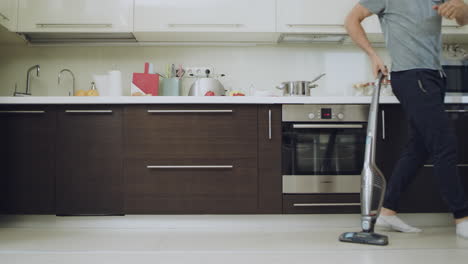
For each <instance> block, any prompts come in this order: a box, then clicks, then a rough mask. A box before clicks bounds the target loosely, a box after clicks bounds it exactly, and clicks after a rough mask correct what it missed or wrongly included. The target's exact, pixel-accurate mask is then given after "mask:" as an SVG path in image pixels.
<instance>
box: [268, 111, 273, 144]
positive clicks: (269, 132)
mask: <svg viewBox="0 0 468 264" xmlns="http://www.w3.org/2000/svg"><path fill="white" fill-rule="evenodd" d="M268 139H269V140H271V139H272V131H271V109H270V110H268Z"/></svg>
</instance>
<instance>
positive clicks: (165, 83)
mask: <svg viewBox="0 0 468 264" xmlns="http://www.w3.org/2000/svg"><path fill="white" fill-rule="evenodd" d="M180 93H181V81H180V79H179V78H176V77H173V78H165V79H163V80H162V89H161V94H160V95H162V96H180Z"/></svg>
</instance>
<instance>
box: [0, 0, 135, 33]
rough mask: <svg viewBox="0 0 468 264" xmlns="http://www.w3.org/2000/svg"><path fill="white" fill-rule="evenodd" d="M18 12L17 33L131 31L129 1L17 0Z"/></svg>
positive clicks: (131, 1)
mask: <svg viewBox="0 0 468 264" xmlns="http://www.w3.org/2000/svg"><path fill="white" fill-rule="evenodd" d="M1 1H4V0H1ZM18 13H19V17H18V31H19V32H132V31H133V0H19V12H18Z"/></svg>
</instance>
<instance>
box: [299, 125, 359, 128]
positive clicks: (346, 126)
mask: <svg viewBox="0 0 468 264" xmlns="http://www.w3.org/2000/svg"><path fill="white" fill-rule="evenodd" d="M293 128H295V129H307V128H317V129H327V128H330V129H340V128H344V129H362V128H364V125H362V124H349V125H348V124H293Z"/></svg>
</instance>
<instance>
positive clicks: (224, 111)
mask: <svg viewBox="0 0 468 264" xmlns="http://www.w3.org/2000/svg"><path fill="white" fill-rule="evenodd" d="M233 112H234V110H148V113H151V114H157V113H161V114H164V113H166V114H167V113H233Z"/></svg>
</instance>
